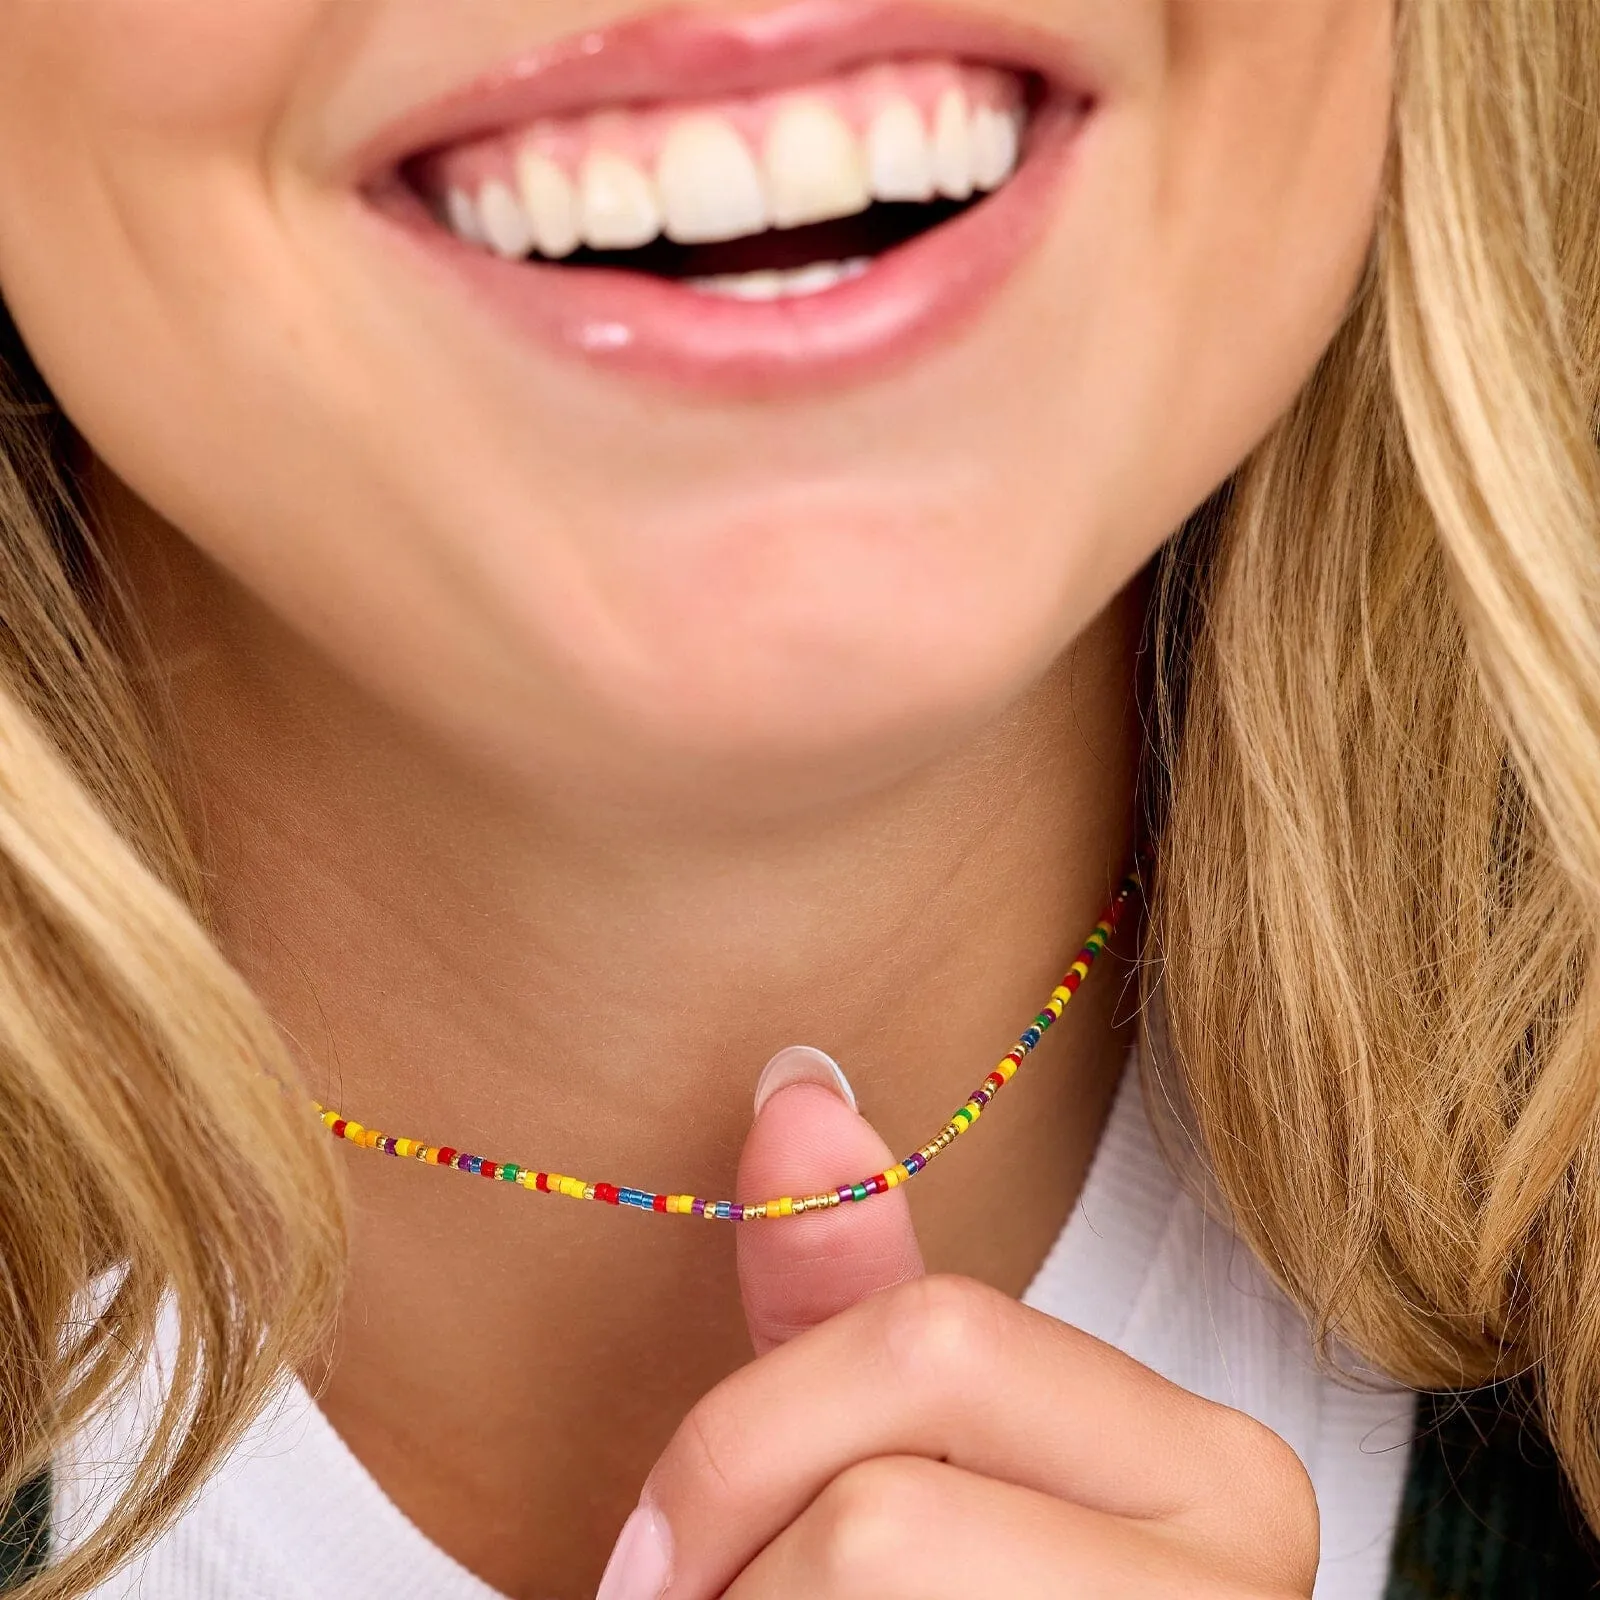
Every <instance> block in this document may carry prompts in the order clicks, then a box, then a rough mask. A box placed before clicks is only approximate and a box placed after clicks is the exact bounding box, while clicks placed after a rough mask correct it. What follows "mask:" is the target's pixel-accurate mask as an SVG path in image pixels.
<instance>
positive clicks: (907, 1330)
mask: <svg viewBox="0 0 1600 1600" xmlns="http://www.w3.org/2000/svg"><path fill="white" fill-rule="evenodd" d="M995 1302H996V1293H995V1291H994V1290H992V1289H988V1288H986V1287H985V1286H984V1285H982V1284H979V1283H974V1282H973V1281H972V1280H971V1279H968V1278H956V1277H932V1278H919V1279H918V1280H917V1281H916V1282H914V1283H908V1284H906V1285H904V1286H903V1287H902V1288H900V1289H897V1290H895V1291H894V1292H893V1293H892V1294H890V1295H887V1296H885V1298H884V1305H883V1308H882V1319H883V1320H882V1326H881V1329H880V1335H881V1338H882V1341H883V1346H884V1350H885V1353H886V1354H887V1356H888V1360H889V1364H890V1369H891V1370H892V1371H893V1372H894V1373H895V1374H896V1376H897V1377H898V1378H899V1379H900V1380H901V1381H902V1382H905V1383H907V1384H909V1385H910V1386H912V1387H913V1388H914V1389H916V1390H918V1391H919V1392H928V1393H935V1392H943V1391H946V1390H947V1389H948V1388H949V1387H950V1386H951V1385H953V1384H955V1383H958V1382H961V1381H964V1380H965V1381H970V1380H971V1378H972V1377H973V1375H974V1374H976V1373H979V1372H982V1371H984V1370H985V1369H986V1367H987V1365H988V1364H989V1363H990V1362H992V1361H993V1360H994V1357H995V1352H996V1346H997V1341H998V1339H999V1334H1000V1315H999V1312H998V1311H997V1309H996V1303H995Z"/></svg>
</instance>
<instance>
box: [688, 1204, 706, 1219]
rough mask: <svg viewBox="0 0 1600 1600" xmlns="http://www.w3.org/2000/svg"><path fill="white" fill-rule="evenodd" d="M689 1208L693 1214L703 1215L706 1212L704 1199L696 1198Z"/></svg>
mask: <svg viewBox="0 0 1600 1600" xmlns="http://www.w3.org/2000/svg"><path fill="white" fill-rule="evenodd" d="M689 1209H690V1211H691V1212H692V1213H693V1215H695V1216H697V1217H703V1216H704V1215H705V1214H706V1203H705V1201H704V1200H696V1201H695V1203H694V1204H693V1205H692V1206H691V1207H690V1208H689Z"/></svg>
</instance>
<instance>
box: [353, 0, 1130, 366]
mask: <svg viewBox="0 0 1600 1600" xmlns="http://www.w3.org/2000/svg"><path fill="white" fill-rule="evenodd" d="M896 55H917V56H937V55H946V56H952V57H957V58H960V59H966V60H974V61H982V62H985V63H988V64H992V65H998V66H1003V67H1007V68H1011V69H1014V70H1016V71H1018V72H1019V73H1024V74H1027V75H1028V76H1029V77H1030V78H1032V79H1034V80H1036V81H1039V82H1042V83H1043V84H1044V85H1045V86H1046V95H1045V98H1044V99H1043V101H1042V103H1041V104H1040V105H1039V107H1038V109H1037V110H1036V111H1035V113H1034V116H1033V118H1032V122H1031V125H1030V128H1029V130H1028V135H1027V140H1026V144H1025V148H1024V154H1023V159H1022V161H1021V164H1020V165H1019V167H1018V169H1017V171H1016V173H1015V174H1014V175H1013V176H1012V178H1011V179H1010V180H1009V181H1008V182H1007V183H1006V185H1005V186H1004V187H1003V188H1001V189H1000V190H998V191H997V192H996V193H994V194H992V195H989V196H987V197H986V198H984V199H982V200H980V201H979V202H977V203H976V204H974V205H973V206H972V207H971V208H970V209H968V210H967V211H965V212H963V213H962V214H961V215H959V216H958V217H956V218H954V219H952V220H950V221H948V222H945V223H943V224H941V225H939V226H937V227H934V228H932V229H930V230H929V231H928V232H926V233H924V234H921V235H919V236H918V237H916V238H914V239H913V240H911V241H910V242H909V243H906V244H903V245H901V246H899V247H897V248H896V249H894V250H891V251H889V252H887V253H886V254H884V255H883V256H880V257H879V258H877V260H876V261H875V263H874V265H873V267H872V268H871V270H870V271H868V272H867V273H865V274H864V275H862V276H861V277H859V278H856V279H853V280H850V281H848V282H845V283H841V284H839V285H837V286H835V287H834V288H831V289H828V290H825V291H824V292H822V293H820V294H817V295H814V296H809V297H802V298H794V299H787V300H779V301H771V302H750V301H735V300H725V299H722V298H719V297H716V296H713V295H707V294H703V293H700V292H697V291H695V290H693V289H690V288H687V287H684V286H683V285H681V284H678V283H674V282H671V281H668V280H665V279H660V278H655V277H651V276H648V275H646V274H643V273H634V272H626V271H618V270H612V269H609V268H604V267H569V266H561V265H556V264H549V263H540V262H508V261H504V260H501V259H500V258H498V257H496V256H494V255H491V254H488V253H486V252H484V251H483V250H481V249H479V248H477V247H475V246H472V245H469V244H466V243H464V242H463V241H461V240H459V239H457V238H456V237H455V236H454V235H453V234H451V233H450V232H449V231H448V230H447V229H446V228H444V227H442V226H441V225H440V224H439V222H438V221H437V220H436V219H435V218H434V216H433V214H432V212H431V211H430V209H429V208H428V207H427V206H426V205H425V204H424V203H423V201H422V200H421V198H420V197H419V196H418V194H417V193H416V191H415V190H414V189H412V187H411V186H410V185H409V183H407V182H406V180H405V179H404V177H403V176H402V170H403V168H404V166H405V165H406V164H407V163H408V162H410V161H411V160H413V159H415V158H417V157H419V156H421V155H424V154H426V153H427V152H428V151H430V150H435V149H438V148H441V147H443V146H446V145H449V144H454V143H458V142H464V141H467V140H472V139H478V138H484V137H488V136H491V135H494V134H497V133H501V132H504V131H507V130H509V129H511V128H514V127H517V126H521V125H524V124H526V123H528V122H531V121H534V120H535V119H537V118H540V117H550V116H559V115H563V114H572V113H576V112H581V111H585V110H590V109H595V108H599V107H603V106H607V105H616V104H622V103H627V102H641V101H644V102H648V101H663V100H667V101H671V100H705V99H712V98H715V97H718V96H730V95H738V94H744V93H752V92H759V91H774V90H779V89H782V88H784V87H786V86H789V85H795V84H800V83H804V82H807V81H812V80H816V79H819V78H824V77H827V76H829V75H831V74H834V73H838V72H843V71H846V70H848V69H849V68H851V67H855V66H860V65H862V64H864V63H866V62H868V61H871V60H874V59H884V58H891V57H894V56H896ZM1098 101H1099V91H1098V88H1097V86H1096V84H1095V83H1094V82H1093V81H1092V72H1091V68H1090V66H1089V64H1088V62H1087V60H1086V58H1085V56H1084V54H1083V53H1082V52H1081V50H1079V49H1077V48H1075V47H1074V46H1073V45H1072V44H1070V43H1069V42H1066V41H1063V40H1061V39H1059V38H1054V37H1051V36H1049V35H1042V34H1040V33H1038V32H1037V31H1035V30H1031V29H1024V28H1021V27H1018V26H1012V25H1007V24H1004V23H1000V24H996V23H994V22H991V21H986V20H984V19H981V18H975V17H971V16H966V15H962V14H960V13H957V12H953V11H948V10H942V9H927V8H924V7H921V6H915V5H906V4H901V3H894V0H889V3H876V4H868V5H865V6H863V5H861V4H858V3H855V4H853V3H850V0H800V3H798V4H789V5H785V6H781V7H780V8H777V9H769V10H765V11H757V12H750V13H740V14H735V15H715V14H711V15H708V14H706V13H704V12H700V11H694V12H687V11H682V10H677V11H668V12H664V13H657V14H655V15H652V16H649V17H645V18H641V19H637V20H633V21H630V22H626V23H622V24H619V25H617V26H615V27H613V28H609V29H605V30H600V31H595V32H589V33H583V34H579V35H576V36H573V37H571V38H568V39H565V40H562V41H559V42H557V43H555V44H553V45H550V46H547V47H545V48H543V49H539V50H536V51H534V52H532V53H531V54H529V55H526V56H522V57H519V58H517V59H515V60H513V61H511V62H509V63H507V64H505V65H502V66H499V67H497V68H495V69H493V70H492V71H490V72H489V73H487V74H485V75H484V76H482V77H480V78H479V79H477V80H476V81H475V82H473V83H470V84H468V85H466V86H465V87H464V88H461V89H458V90H456V91H453V92H451V93H448V94H446V95H444V96H443V97H441V98H439V99H437V100H434V101H432V102H430V103H428V104H426V105H423V106H421V107H418V108H416V109H415V110H413V111H411V112H408V113H406V114H404V115H402V116H401V117H400V118H399V119H398V120H396V121H395V122H394V123H392V124H391V125H390V126H388V127H387V128H385V129H384V130H383V131H382V132H380V134H379V135H378V136H377V138H376V139H374V140H373V141H372V142H371V143H370V144H369V145H367V146H366V147H365V148H364V149H363V150H361V151H360V152H359V153H358V155H357V157H356V161H355V167H356V187H357V189H358V191H359V192H360V194H361V195H362V197H363V199H364V200H365V202H366V207H365V209H366V211H367V213H368V215H369V216H370V217H371V218H373V219H374V220H376V221H377V222H378V224H379V225H380V226H381V227H383V228H385V229H386V230H387V232H388V233H389V235H390V237H391V239H393V240H394V242H396V243H397V244H398V245H399V246H401V247H402V248H404V249H406V250H408V251H409V252H410V253H411V254H412V256H413V258H416V257H420V264H421V265H422V267H423V268H424V270H425V271H428V272H430V273H432V274H433V275H435V276H439V275H443V276H445V277H448V278H452V279H454V280H455V283H456V285H457V286H458V287H459V288H461V289H465V290H466V291H467V293H468V294H469V295H471V296H472V297H473V298H474V299H476V300H477V301H479V302H480V303H481V304H482V305H483V306H484V307H485V308H486V309H488V310H489V311H491V312H492V313H494V314H496V315H497V316H498V317H499V318H500V319H501V320H502V321H503V322H506V323H508V324H509V325H510V326H511V327H512V328H513V329H514V330H516V331H518V332H519V333H520V334H522V335H524V336H526V337H531V338H532V339H534V340H536V341H538V342H540V343H542V344H544V345H546V346H547V347H554V348H555V349H558V350H561V351H564V352H566V353H568V354H570V355H572V356H574V357H576V358H578V359H581V360H583V361H585V362H586V363H588V364H590V365H604V366H608V367H611V368H614V369H616V370H618V371H621V372H627V373H632V374H635V375H638V376H642V377H650V378H655V379H658V380H663V381H665V382H668V383H670V384H672V385H674V386H680V387H690V388H697V389H704V390H711V391H721V392H725V393H728V394H768V393H779V392H789V391H795V390H801V389H811V388H814V387H816V386H818V385H829V384H841V383H847V382H850V381H859V380H862V379H865V378H868V377H871V376H873V375H875V374H879V373H884V372H887V371H889V370H892V369H893V368H895V367H897V366H899V365H900V364H902V363H903V362H904V361H905V360H907V359H910V358H911V357H913V356H914V355H915V354H916V353H917V352H918V351H920V350H924V349H928V348H930V347H932V346H933V345H935V344H936V343H938V342H939V341H940V340H941V339H942V338H946V337H951V336H953V335H954V334H955V332H956V331H957V330H958V329H960V328H961V327H963V326H965V325H967V323H968V322H969V321H970V320H971V318H972V316H973V314H974V313H975V312H976V311H978V310H979V309H980V308H981V307H982V306H983V305H984V304H985V303H987V302H988V301H989V300H991V299H992V298H993V297H994V295H995V293H996V291H998V290H999V289H1000V288H1001V286H1002V285H1003V284H1004V283H1005V281H1006V280H1007V279H1008V278H1009V277H1010V276H1011V275H1012V273H1013V272H1014V270H1015V269H1016V268H1017V266H1018V265H1019V264H1020V263H1021V261H1022V260H1023V259H1024V257H1025V256H1026V255H1027V254H1028V253H1029V251H1030V249H1031V248H1032V247H1033V245H1034V244H1035V243H1036V242H1037V241H1038V239H1039V237H1040V236H1041V234H1042V233H1043V232H1044V231H1045V227H1046V226H1047V224H1048V222H1049V220H1050V216H1051V213H1052V210H1053V204H1052V202H1053V199H1054V197H1055V195H1056V193H1057V191H1058V190H1059V188H1060V187H1061V185H1062V183H1063V180H1064V178H1065V177H1066V175H1067V173H1068V170H1069V168H1070V167H1071V165H1072V164H1073V162H1072V157H1073V156H1074V155H1075V154H1076V153H1077V151H1078V150H1079V148H1080V146H1081V145H1082V143H1083V138H1084V133H1085V131H1086V129H1087V127H1088V125H1089V123H1090V122H1091V121H1092V118H1093V113H1094V110H1095V108H1096V105H1097V104H1098Z"/></svg>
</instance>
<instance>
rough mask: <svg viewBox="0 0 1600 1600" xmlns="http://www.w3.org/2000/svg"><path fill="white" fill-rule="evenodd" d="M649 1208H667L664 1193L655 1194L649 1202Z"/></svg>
mask: <svg viewBox="0 0 1600 1600" xmlns="http://www.w3.org/2000/svg"><path fill="white" fill-rule="evenodd" d="M650 1209H651V1210H652V1211H665V1210H666V1209H667V1197H666V1196H665V1195H664V1194H658V1195H656V1196H655V1197H654V1198H653V1199H652V1200H651V1202H650Z"/></svg>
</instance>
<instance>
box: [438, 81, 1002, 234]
mask: <svg viewBox="0 0 1600 1600" xmlns="http://www.w3.org/2000/svg"><path fill="white" fill-rule="evenodd" d="M1021 126H1022V112H1021V111H1020V110H1019V109H1009V108H1008V109H998V108H996V107H994V106H989V105H980V106H977V107H973V106H972V105H971V104H970V103H969V101H968V98H967V96H966V95H965V94H964V93H963V92H962V90H961V89H960V88H958V87H952V88H948V89H946V90H945V91H944V93H943V94H942V95H941V96H940V97H939V100H938V103H937V105H936V108H935V111H934V116H933V125H932V127H931V128H930V127H929V126H928V125H927V122H926V120H925V119H924V117H923V114H922V112H921V111H920V110H919V109H918V107H917V105H916V103H915V102H914V101H913V100H911V99H910V98H908V97H904V96H893V97H890V98H888V99H886V100H885V101H884V102H883V103H882V104H881V105H880V106H879V107H878V108H877V109H876V110H875V112H874V113H873V115H872V116H871V117H870V119H868V121H867V125H866V127H865V129H864V130H863V131H858V130H857V129H856V128H855V127H853V126H852V125H851V123H850V121H849V120H847V119H846V117H845V116H843V115H842V114H841V113H840V111H839V110H837V109H836V108H835V107H834V106H832V105H830V104H829V103H828V101H827V100H825V99H823V98H821V97H807V96H797V97H795V98H793V99H791V100H789V101H787V102H786V103H785V104H783V105H782V106H780V107H779V108H778V109H777V110H776V112H775V114H774V115H773V116H772V117H771V119H770V121H769V122H768V123H767V126H766V128H765V135H764V138H763V139H762V141H761V147H760V149H759V150H754V149H752V147H751V145H750V144H749V143H748V142H747V141H746V139H745V137H744V135H743V134H742V133H741V132H740V131H739V129H738V128H737V127H736V126H735V124H734V122H733V121H732V120H731V119H729V118H726V117H723V116H720V115H714V114H711V113H697V114H693V115H690V116H686V117H684V118H683V119H682V120H680V121H678V122H676V123H675V124H674V125H673V126H672V127H671V128H670V130H669V131H668V133H667V135H666V137H665V139H664V140H663V141H662V142H661V146H660V150H659V153H658V155H657V157H656V159H655V162H654V167H653V170H651V169H649V168H648V167H647V166H646V165H645V164H644V163H642V162H640V161H637V160H635V159H633V158H631V157H629V156H628V155H625V154H623V153H620V152H618V151H614V150H611V149H607V148H605V147H603V145H602V146H599V147H597V148H595V149H592V150H590V151H589V152H588V153H587V154H586V155H585V156H584V157H583V159H582V160H581V162H579V164H578V167H577V170H576V171H574V172H569V171H568V170H567V169H566V168H564V167H563V166H562V165H561V163H560V162H559V161H558V160H557V159H556V158H555V157H554V156H553V155H552V154H550V153H547V152H546V151H545V150H543V149H541V148H540V147H539V142H538V137H537V135H535V136H533V138H531V139H530V141H529V142H528V143H527V144H526V145H525V146H524V147H523V148H522V149H521V150H520V151H519V152H518V154H517V156H516V160H515V162H514V167H513V170H512V171H511V172H509V173H508V174H507V175H506V176H505V177H504V178H492V179H490V180H489V181H488V182H486V183H484V184H483V185H482V186H481V187H480V188H479V189H478V190H477V192H476V193H475V194H474V193H469V192H468V191H467V189H465V188H463V187H461V186H459V185H456V186H452V187H451V188H450V190H449V191H448V193H447V194H446V196H445V204H444V213H445V221H446V222H447V224H448V226H449V227H450V228H451V230H452V231H453V232H454V233H456V234H457V235H458V236H459V237H461V238H463V239H467V240H469V241H471V242H472V243H474V244H480V245H486V246H487V247H488V248H490V249H492V250H494V251H495V252H496V253H498V254H500V255H503V256H506V257H508V258H520V257H523V256H526V255H528V254H529V253H530V252H537V253H538V254H539V255H542V256H545V257H548V258H550V259H552V260H558V259H560V258H561V257H563V256H567V255H570V254H571V253H572V252H573V251H574V250H576V249H577V248H578V247H579V246H580V245H587V246H589V247H590V248H591V249H595V250H626V249H635V248H638V247H639V246H642V245H646V244H649V243H650V242H651V241H652V240H654V239H656V238H658V237H660V236H663V235H664V236H665V237H666V238H668V239H670V240H673V241H675V242H677V243H679V244H709V243H715V242H720V241H725V240H729V239H739V238H745V237H748V236H749V235H752V234H757V233H761V232H763V231H765V230H766V229H767V228H793V227H801V226H804V225H805V224H807V223H813V222H823V221H828V220H831V219H833V218H838V217H848V216H852V215H854V214H855V213H856V212H859V211H863V210H865V209H866V207H867V206H869V205H871V204H872V203H873V201H875V200H882V201H906V200H918V201H928V200H932V199H935V198H937V197H944V198H947V199H951V200H965V199H967V198H968V197H969V196H970V195H972V194H973V193H974V192H978V191H985V190H990V189H995V188H998V187H999V186H1000V185H1001V184H1003V183H1004V182H1005V181H1006V180H1007V179H1008V178H1009V177H1010V176H1011V174H1012V172H1013V171H1014V170H1015V167H1016V163H1017V154H1018V146H1019V140H1020V133H1021Z"/></svg>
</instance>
